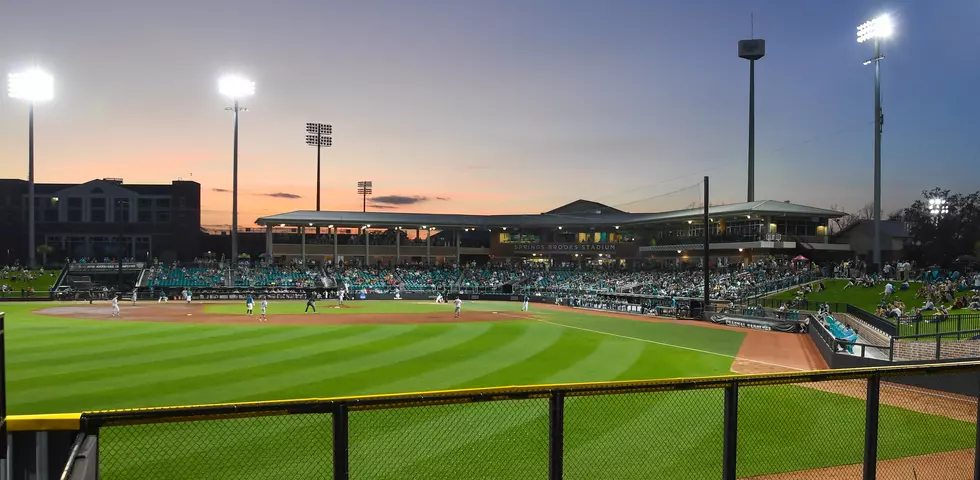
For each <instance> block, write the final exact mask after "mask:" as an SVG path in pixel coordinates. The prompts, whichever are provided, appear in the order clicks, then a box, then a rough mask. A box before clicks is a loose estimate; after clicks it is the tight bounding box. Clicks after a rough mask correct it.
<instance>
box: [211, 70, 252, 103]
mask: <svg viewBox="0 0 980 480" xmlns="http://www.w3.org/2000/svg"><path fill="white" fill-rule="evenodd" d="M218 92H220V93H221V94H222V95H224V96H226V97H228V98H230V99H232V100H241V99H243V98H245V97H251V96H252V95H255V82H253V81H251V80H248V79H246V78H245V77H240V76H238V75H225V76H223V77H221V78H220V79H218Z"/></svg>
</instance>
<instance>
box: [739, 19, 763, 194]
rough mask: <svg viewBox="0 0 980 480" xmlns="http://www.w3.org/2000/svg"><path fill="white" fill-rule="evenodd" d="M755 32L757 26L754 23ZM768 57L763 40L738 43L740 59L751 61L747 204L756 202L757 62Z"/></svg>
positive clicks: (740, 41)
mask: <svg viewBox="0 0 980 480" xmlns="http://www.w3.org/2000/svg"><path fill="white" fill-rule="evenodd" d="M753 30H755V25H754V21H753ZM764 56H766V41H765V40H763V39H761V38H752V39H751V40H739V41H738V57H739V58H743V59H745V60H748V61H749V165H748V166H749V171H748V195H747V196H746V201H747V202H754V201H755V61H756V60H759V59H761V58H762V57H764Z"/></svg>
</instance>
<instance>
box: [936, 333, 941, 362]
mask: <svg viewBox="0 0 980 480" xmlns="http://www.w3.org/2000/svg"><path fill="white" fill-rule="evenodd" d="M942 349H943V336H942V335H940V334H938V333H937V334H936V360H939V358H940V356H941V355H942V351H943V350H942Z"/></svg>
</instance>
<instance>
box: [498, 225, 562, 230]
mask: <svg viewBox="0 0 980 480" xmlns="http://www.w3.org/2000/svg"><path fill="white" fill-rule="evenodd" d="M505 230H506V229H505ZM558 230H561V225H558Z"/></svg>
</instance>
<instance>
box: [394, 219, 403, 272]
mask: <svg viewBox="0 0 980 480" xmlns="http://www.w3.org/2000/svg"><path fill="white" fill-rule="evenodd" d="M401 263H402V229H401V228H396V229H395V265H400V264H401Z"/></svg>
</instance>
